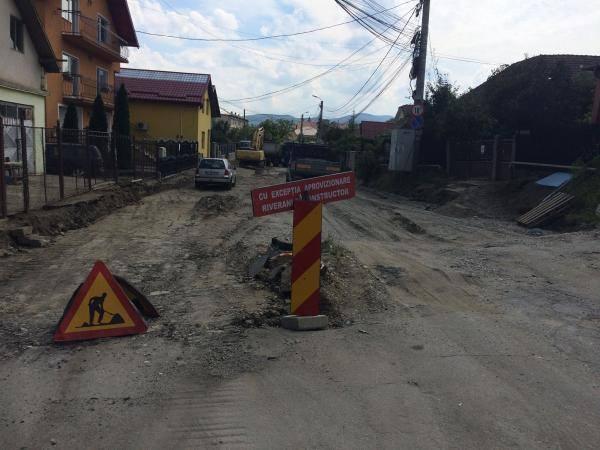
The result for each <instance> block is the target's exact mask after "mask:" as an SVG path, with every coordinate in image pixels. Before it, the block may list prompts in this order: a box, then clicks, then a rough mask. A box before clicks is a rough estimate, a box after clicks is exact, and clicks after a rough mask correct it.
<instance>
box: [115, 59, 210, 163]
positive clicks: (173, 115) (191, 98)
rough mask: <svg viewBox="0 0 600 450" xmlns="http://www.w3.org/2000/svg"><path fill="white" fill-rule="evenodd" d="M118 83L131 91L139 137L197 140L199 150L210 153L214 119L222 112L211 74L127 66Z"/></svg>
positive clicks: (133, 126)
mask: <svg viewBox="0 0 600 450" xmlns="http://www.w3.org/2000/svg"><path fill="white" fill-rule="evenodd" d="M116 85H117V89H118V88H119V87H120V86H121V85H124V86H125V88H126V89H127V93H128V94H129V114H130V120H131V130H132V134H133V135H134V136H135V137H136V138H139V139H166V140H171V139H173V140H187V141H195V142H198V152H199V153H201V154H202V155H204V156H208V155H210V145H211V142H212V139H211V133H212V120H213V119H214V118H216V117H220V116H221V112H220V111H221V110H220V108H219V99H218V97H217V90H216V88H215V86H214V85H213V84H212V78H211V76H210V75H208V74H201V73H181V72H165V71H160V70H141V69H129V68H127V69H123V70H121V72H120V73H119V74H118V75H117V77H116Z"/></svg>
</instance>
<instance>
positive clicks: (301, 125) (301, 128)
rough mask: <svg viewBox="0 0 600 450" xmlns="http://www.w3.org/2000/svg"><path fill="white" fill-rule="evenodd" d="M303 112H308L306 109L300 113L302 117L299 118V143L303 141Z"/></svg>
mask: <svg viewBox="0 0 600 450" xmlns="http://www.w3.org/2000/svg"><path fill="white" fill-rule="evenodd" d="M304 114H308V111H304V112H303V113H302V117H301V118H300V136H299V137H300V143H301V144H303V143H304Z"/></svg>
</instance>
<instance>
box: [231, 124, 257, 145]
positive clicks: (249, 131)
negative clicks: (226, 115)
mask: <svg viewBox="0 0 600 450" xmlns="http://www.w3.org/2000/svg"><path fill="white" fill-rule="evenodd" d="M255 131H256V127H254V126H252V125H246V126H245V127H243V128H231V129H230V130H229V134H228V138H229V141H230V142H233V143H237V142H239V141H247V140H250V139H252V135H253V134H254V132H255Z"/></svg>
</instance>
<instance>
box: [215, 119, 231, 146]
mask: <svg viewBox="0 0 600 450" xmlns="http://www.w3.org/2000/svg"><path fill="white" fill-rule="evenodd" d="M230 132H231V127H230V125H229V122H225V121H224V120H220V121H218V122H217V123H215V124H214V125H213V127H212V134H211V136H212V139H213V140H214V141H215V142H217V143H219V144H228V143H230V142H231V140H230V136H229V135H230Z"/></svg>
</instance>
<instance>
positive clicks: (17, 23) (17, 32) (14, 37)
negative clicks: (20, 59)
mask: <svg viewBox="0 0 600 450" xmlns="http://www.w3.org/2000/svg"><path fill="white" fill-rule="evenodd" d="M10 40H11V42H12V48H13V49H14V50H18V51H20V52H21V53H23V51H24V49H25V45H24V42H23V21H22V20H21V19H18V18H16V17H15V16H10Z"/></svg>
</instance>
